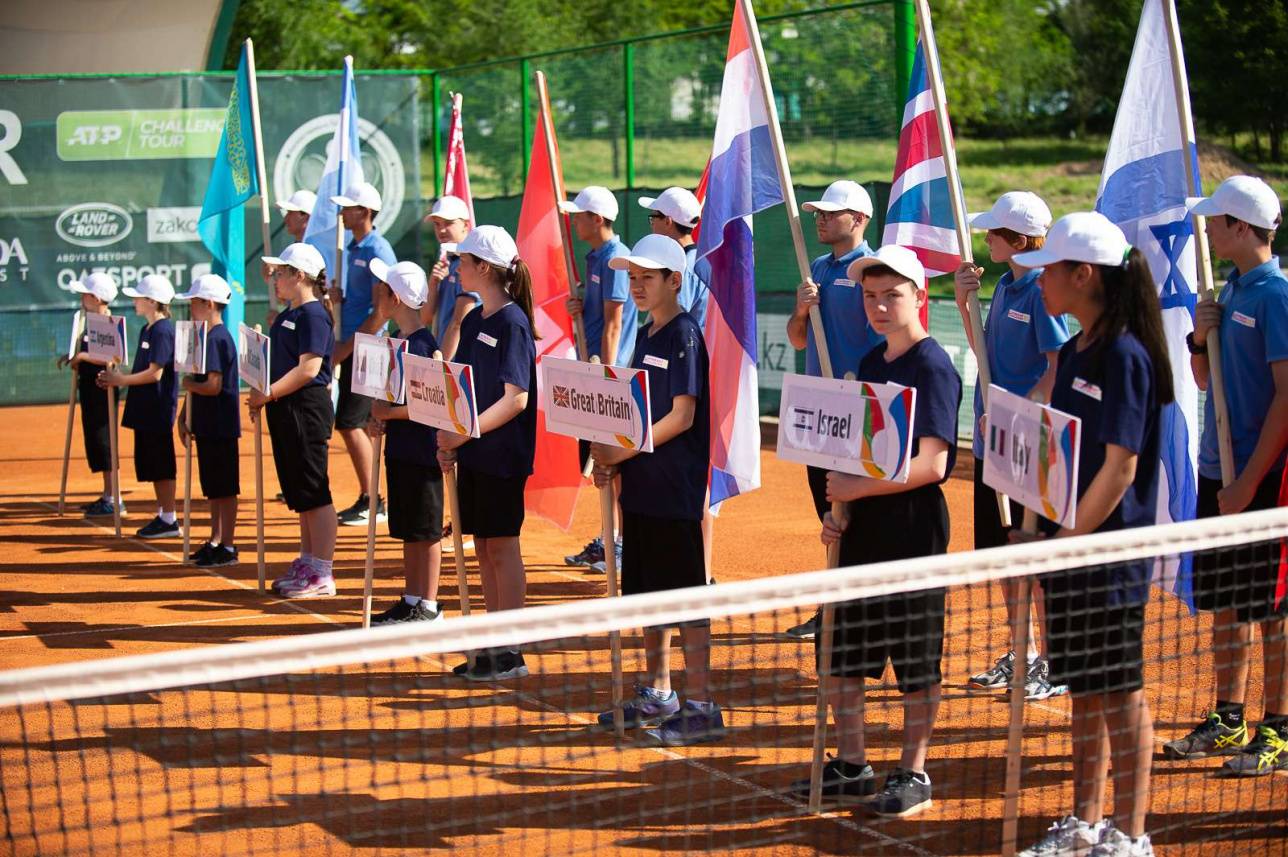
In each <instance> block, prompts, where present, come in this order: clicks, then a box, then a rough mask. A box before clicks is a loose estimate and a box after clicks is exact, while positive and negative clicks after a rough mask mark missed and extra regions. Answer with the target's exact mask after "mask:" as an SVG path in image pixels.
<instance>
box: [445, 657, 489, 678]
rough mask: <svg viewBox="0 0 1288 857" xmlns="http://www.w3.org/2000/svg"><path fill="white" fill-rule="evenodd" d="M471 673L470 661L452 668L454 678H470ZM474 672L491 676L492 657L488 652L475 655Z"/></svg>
mask: <svg viewBox="0 0 1288 857" xmlns="http://www.w3.org/2000/svg"><path fill="white" fill-rule="evenodd" d="M469 672H470V662H469V661H468V660H467V661H465V662H464V663H459V664H457V665H456V666H454V667H452V675H454V676H460V677H461V678H468V677H469ZM474 672H475V673H489V674H490V673H491V672H492V656H491V655H490V654H488V653H487V652H476V653H475V655H474Z"/></svg>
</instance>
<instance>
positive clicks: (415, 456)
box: [385, 327, 443, 474]
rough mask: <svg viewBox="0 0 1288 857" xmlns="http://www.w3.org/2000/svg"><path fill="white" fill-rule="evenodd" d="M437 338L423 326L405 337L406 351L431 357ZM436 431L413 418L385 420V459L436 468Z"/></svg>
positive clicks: (435, 347) (438, 470) (438, 472)
mask: <svg viewBox="0 0 1288 857" xmlns="http://www.w3.org/2000/svg"><path fill="white" fill-rule="evenodd" d="M437 350H438V341H437V340H435V339H434V334H432V333H430V332H429V328H427V327H422V328H421V329H420V330H417V331H416V332H415V333H413V334H412V335H411V336H408V337H407V353H408V354H415V355H416V356H417V357H433V356H434V352H435V351H437ZM437 438H438V430H437V429H432V428H430V427H429V426H427V425H422V424H421V423H418V422H414V421H413V420H389V421H388V422H386V423H385V461H386V462H390V461H409V462H411V463H412V464H420V465H423V466H425V467H428V468H430V470H431V471H432V472H434V473H436V474H441V473H442V472H443V471H442V470H440V469H439V468H438V440H437Z"/></svg>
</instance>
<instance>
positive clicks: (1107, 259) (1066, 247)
mask: <svg viewBox="0 0 1288 857" xmlns="http://www.w3.org/2000/svg"><path fill="white" fill-rule="evenodd" d="M1130 249H1131V244H1130V243H1129V242H1128V241H1127V236H1126V235H1124V234H1123V231H1122V230H1121V229H1119V228H1118V227H1117V226H1116V225H1115V224H1114V222H1113V221H1112V220H1110V219H1109V218H1108V217H1105V216H1104V215H1103V214H1101V213H1100V212H1098V211H1075V212H1073V213H1072V214H1066V215H1065V216H1064V217H1061V218H1060V219H1059V220H1057V221H1056V222H1055V225H1054V226H1052V227H1051V231H1050V232H1048V233H1047V236H1046V244H1044V245H1043V247H1042V249H1041V250H1033V251H1031V252H1029V253H1016V254H1015V255H1014V256H1012V257H1011V260H1012V261H1014V262H1015V264H1017V265H1023V266H1024V267H1026V268H1042V267H1045V266H1047V265H1050V264H1052V263H1053V262H1088V263H1090V264H1092V265H1121V264H1122V263H1123V261H1124V260H1125V259H1126V258H1127V251H1128V250H1130Z"/></svg>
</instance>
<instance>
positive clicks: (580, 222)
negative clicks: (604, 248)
mask: <svg viewBox="0 0 1288 857" xmlns="http://www.w3.org/2000/svg"><path fill="white" fill-rule="evenodd" d="M603 225H604V218H602V217H600V216H599V215H598V214H594V213H592V212H589V211H578V212H577V213H576V214H574V215H573V216H572V231H573V232H575V233H577V238H578V239H579V240H581V241H586V242H589V241H591V240H592V239H593V238H595V237H596V236H598V235H599V230H600V228H601V227H602V226H603Z"/></svg>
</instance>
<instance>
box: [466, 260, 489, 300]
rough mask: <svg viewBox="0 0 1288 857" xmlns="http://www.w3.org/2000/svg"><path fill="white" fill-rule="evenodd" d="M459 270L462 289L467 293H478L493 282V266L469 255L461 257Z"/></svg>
mask: <svg viewBox="0 0 1288 857" xmlns="http://www.w3.org/2000/svg"><path fill="white" fill-rule="evenodd" d="M459 270H460V275H461V288H462V289H463V290H464V291H467V292H477V291H478V290H479V289H481V288H483V287H484V286H485V285H487V284H488V283H490V282H491V280H492V266H491V265H489V264H488V263H487V262H483V261H481V260H480V259H479V258H478V257H477V256H471V255H470V254H469V253H466V254H464V255H462V256H461V267H460V269H459Z"/></svg>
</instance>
